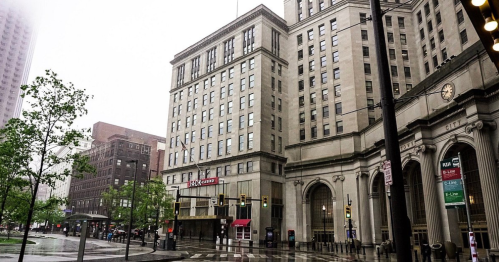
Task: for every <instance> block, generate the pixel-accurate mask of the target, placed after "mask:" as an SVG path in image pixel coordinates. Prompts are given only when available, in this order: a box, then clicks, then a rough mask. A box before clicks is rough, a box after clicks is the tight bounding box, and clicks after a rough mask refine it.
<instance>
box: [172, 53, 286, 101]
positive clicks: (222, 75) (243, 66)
mask: <svg viewBox="0 0 499 262" xmlns="http://www.w3.org/2000/svg"><path fill="white" fill-rule="evenodd" d="M246 64H247V62H246V61H244V62H242V63H241V64H240V65H239V66H240V69H241V74H244V73H246ZM248 64H249V70H252V69H254V68H255V58H250V59H249V60H248ZM279 72H281V65H279ZM279 75H280V74H279ZM226 78H227V71H223V72H221V73H220V83H223V82H225V80H226ZM232 78H234V67H231V68H229V79H232ZM250 78H253V80H254V76H250ZM250 82H251V79H250ZM199 84H200V83H196V84H194V86H190V87H188V88H187V96H192V95H193V94H194V93H195V94H197V93H199ZM215 84H216V76H215V75H214V76H212V77H210V78H209V79H205V80H204V89H205V90H206V89H208V87H210V86H211V87H213V86H215ZM183 98H184V90H181V91H179V92H178V93H174V94H173V102H177V101H182V99H183Z"/></svg>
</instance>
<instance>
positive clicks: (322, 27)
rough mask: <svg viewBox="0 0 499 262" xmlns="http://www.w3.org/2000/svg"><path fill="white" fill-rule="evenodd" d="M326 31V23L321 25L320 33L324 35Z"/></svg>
mask: <svg viewBox="0 0 499 262" xmlns="http://www.w3.org/2000/svg"><path fill="white" fill-rule="evenodd" d="M325 33H326V27H325V26H324V24H322V25H320V26H319V35H324V34H325Z"/></svg>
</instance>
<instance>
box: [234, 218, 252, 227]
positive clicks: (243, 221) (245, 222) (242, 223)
mask: <svg viewBox="0 0 499 262" xmlns="http://www.w3.org/2000/svg"><path fill="white" fill-rule="evenodd" d="M250 222H251V219H236V220H235V221H234V222H232V224H231V225H230V226H231V227H247V226H248V224H249V223H250Z"/></svg>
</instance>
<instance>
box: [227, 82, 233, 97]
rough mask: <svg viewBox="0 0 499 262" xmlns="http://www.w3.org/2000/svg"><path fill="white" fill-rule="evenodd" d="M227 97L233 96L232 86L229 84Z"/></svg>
mask: <svg viewBox="0 0 499 262" xmlns="http://www.w3.org/2000/svg"><path fill="white" fill-rule="evenodd" d="M228 91H229V96H231V95H233V94H234V84H232V83H230V84H229V90H228Z"/></svg>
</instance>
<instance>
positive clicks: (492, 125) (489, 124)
mask: <svg viewBox="0 0 499 262" xmlns="http://www.w3.org/2000/svg"><path fill="white" fill-rule="evenodd" d="M475 129H476V130H479V131H480V130H482V129H483V130H485V129H490V130H496V129H497V124H496V122H494V121H485V120H478V121H475V122H473V123H471V124H469V125H467V126H466V128H465V130H466V133H468V134H469V133H471V132H473V130H475Z"/></svg>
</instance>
